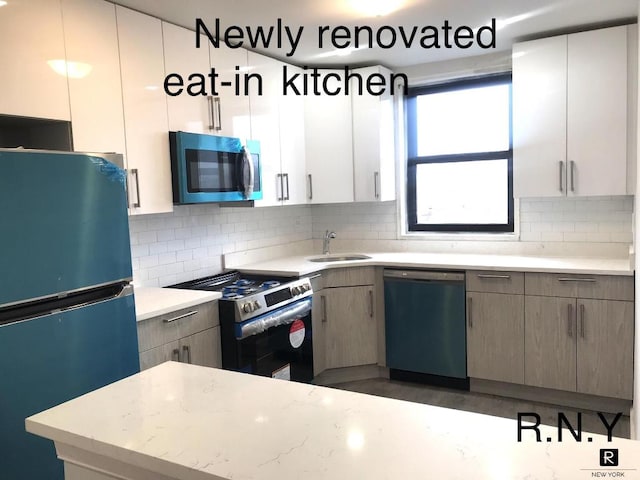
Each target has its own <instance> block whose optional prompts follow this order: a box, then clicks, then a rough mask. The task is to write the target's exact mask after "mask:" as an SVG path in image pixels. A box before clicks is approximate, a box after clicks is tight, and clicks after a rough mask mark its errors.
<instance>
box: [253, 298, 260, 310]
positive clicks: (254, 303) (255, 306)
mask: <svg viewBox="0 0 640 480" xmlns="http://www.w3.org/2000/svg"><path fill="white" fill-rule="evenodd" d="M259 309H260V302H259V301H258V300H255V301H254V302H253V311H254V312H255V311H256V310H259Z"/></svg>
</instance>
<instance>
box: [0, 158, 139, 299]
mask: <svg viewBox="0 0 640 480" xmlns="http://www.w3.org/2000/svg"><path fill="white" fill-rule="evenodd" d="M125 179H126V175H125V172H124V170H122V169H120V168H119V167H117V166H115V165H114V164H112V163H110V162H107V161H106V160H104V159H103V158H100V157H98V156H92V155H85V154H76V153H54V152H44V151H29V150H23V151H20V150H0V208H1V210H2V214H1V217H0V218H1V221H2V232H3V234H2V235H0V252H2V254H1V255H0V271H1V272H3V275H2V280H0V305H3V304H13V303H19V302H22V301H24V300H28V299H33V298H41V297H46V296H50V295H54V294H56V293H58V292H69V291H75V290H79V289H81V288H85V287H88V286H94V285H103V284H108V283H112V282H115V281H117V280H123V279H130V278H131V275H132V274H131V252H130V249H129V223H128V217H127V199H126V189H125Z"/></svg>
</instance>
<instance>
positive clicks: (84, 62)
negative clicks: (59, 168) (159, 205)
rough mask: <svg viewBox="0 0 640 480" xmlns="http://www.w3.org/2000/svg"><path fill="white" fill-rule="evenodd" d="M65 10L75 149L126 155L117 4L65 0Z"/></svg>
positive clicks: (65, 35)
mask: <svg viewBox="0 0 640 480" xmlns="http://www.w3.org/2000/svg"><path fill="white" fill-rule="evenodd" d="M62 13H63V20H64V40H65V47H66V52H67V57H66V58H67V62H68V63H69V65H71V66H72V67H73V70H71V67H70V74H69V79H68V81H69V99H70V104H71V124H72V131H73V147H74V150H75V151H78V152H116V153H122V154H125V139H124V117H123V111H122V88H121V84H120V58H119V55H118V32H117V27H116V11H115V6H114V5H113V4H111V3H107V2H104V1H101V0H62ZM71 72H75V74H71Z"/></svg>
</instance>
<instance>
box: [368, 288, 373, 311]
mask: <svg viewBox="0 0 640 480" xmlns="http://www.w3.org/2000/svg"><path fill="white" fill-rule="evenodd" d="M369 317H371V318H373V290H369Z"/></svg>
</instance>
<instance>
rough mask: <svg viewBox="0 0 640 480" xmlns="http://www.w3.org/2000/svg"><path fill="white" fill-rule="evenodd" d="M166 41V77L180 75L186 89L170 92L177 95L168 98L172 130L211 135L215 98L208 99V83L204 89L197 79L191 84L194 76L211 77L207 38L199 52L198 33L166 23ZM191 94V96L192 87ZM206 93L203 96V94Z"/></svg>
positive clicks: (173, 80) (171, 80)
mask: <svg viewBox="0 0 640 480" xmlns="http://www.w3.org/2000/svg"><path fill="white" fill-rule="evenodd" d="M162 37H163V40H164V42H163V43H164V68H165V71H166V75H167V76H169V75H170V74H173V73H175V74H177V75H179V76H180V78H181V79H182V83H183V86H182V87H179V86H177V85H176V86H172V87H170V88H169V91H170V92H173V93H178V92H180V93H179V94H177V95H167V110H168V116H169V130H172V131H183V132H192V133H208V132H209V125H210V123H211V111H210V107H211V98H208V97H207V95H206V93H207V92H206V91H205V90H204V87H207V86H208V83H209V82H208V79H207V81H206V82H205V83H204V85H203V84H202V83H200V82H198V80H197V79H195V78H194V79H193V80H189V77H190V76H191V75H192V74H199V75H202V76H204V78H205V79H206V75H208V73H209V48H208V47H207V43H208V42H207V41H206V37H205V38H203V45H201V47H200V48H196V46H195V45H196V41H195V33H194V32H193V31H191V30H187V29H186V28H182V27H178V26H176V25H172V24H170V23H166V22H162ZM169 80H170V83H178V79H177V78H176V77H171V78H170V79H169ZM191 83H193V84H194V86H192V87H191V93H194V94H195V95H190V94H189V89H190V87H189V85H190V84H191ZM200 92H202V93H203V94H200Z"/></svg>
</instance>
